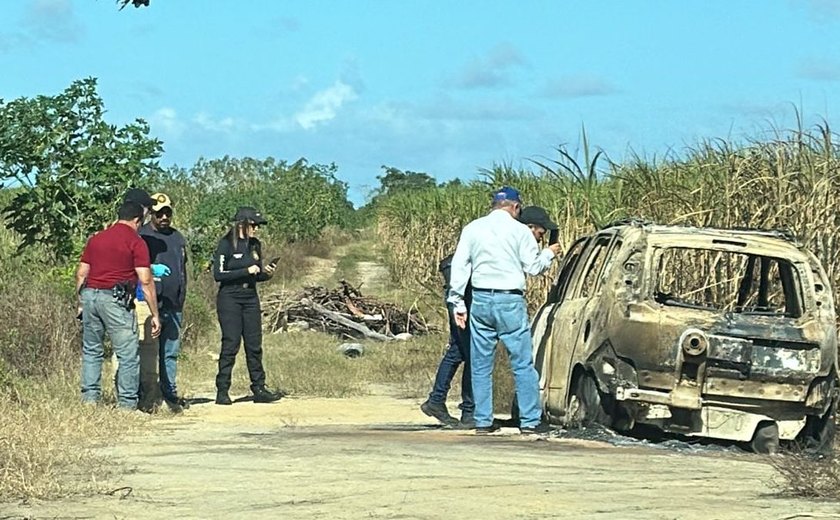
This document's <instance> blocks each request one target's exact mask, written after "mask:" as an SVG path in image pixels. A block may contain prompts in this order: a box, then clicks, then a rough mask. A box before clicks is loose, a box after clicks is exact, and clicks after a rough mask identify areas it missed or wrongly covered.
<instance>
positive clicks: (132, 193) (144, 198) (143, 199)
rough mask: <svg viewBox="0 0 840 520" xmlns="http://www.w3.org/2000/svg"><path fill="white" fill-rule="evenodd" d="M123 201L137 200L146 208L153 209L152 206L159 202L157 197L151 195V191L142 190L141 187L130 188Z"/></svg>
mask: <svg viewBox="0 0 840 520" xmlns="http://www.w3.org/2000/svg"><path fill="white" fill-rule="evenodd" d="M123 202H136V203H137V204H140V205H141V206H143V207H144V208H146V209H151V207H152V206H154V205H155V204H156V203H157V201H156V200H155V199H153V198H152V197H150V196H149V192H147V191H146V190H141V189H140V188H129V190H128V191H127V192H125V197H123Z"/></svg>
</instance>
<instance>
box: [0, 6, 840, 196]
mask: <svg viewBox="0 0 840 520" xmlns="http://www.w3.org/2000/svg"><path fill="white" fill-rule="evenodd" d="M0 20H3V23H2V24H0V71H2V74H0V78H2V79H0V97H2V98H4V99H7V100H9V99H13V98H16V97H20V96H34V95H38V94H55V93H58V92H60V91H61V90H63V89H64V88H66V87H67V86H68V85H69V84H70V83H71V82H72V81H73V80H75V79H79V78H83V77H88V76H94V77H97V78H98V80H99V92H100V95H101V96H102V97H103V99H104V100H105V105H106V108H107V109H108V114H107V116H106V118H108V119H109V121H111V122H113V123H116V124H122V123H125V122H127V121H130V120H132V119H134V118H136V117H142V118H144V119H146V120H148V121H149V122H150V123H151V125H152V132H153V134H154V135H155V136H157V137H159V138H160V139H162V140H163V141H164V144H165V149H166V152H165V155H164V157H163V161H162V162H163V164H164V165H171V164H178V165H180V166H190V165H192V164H193V163H194V162H195V160H196V159H197V158H199V157H202V156H203V157H206V158H214V157H221V156H224V155H231V156H246V155H249V156H252V157H258V158H262V157H266V156H273V157H275V158H278V159H285V160H288V161H294V160H297V159H298V158H300V157H306V158H307V159H308V160H309V161H310V162H311V163H322V164H326V163H332V162H334V163H336V165H337V166H338V172H339V177H340V178H341V179H342V180H344V181H346V182H348V183H349V185H350V196H351V199H352V200H353V201H354V202H355V203H357V204H358V203H361V202H363V201H364V200H365V197H366V195H367V194H368V193H369V191H370V190H371V189H372V188H374V187H375V186H376V185H377V181H376V176H377V175H379V174H381V173H382V171H381V169H380V166H382V165H388V166H394V167H397V168H399V169H402V170H413V171H423V172H427V173H429V174H432V175H434V176H435V177H436V178H437V179H438V180H440V181H444V180H448V179H451V178H454V177H461V178H465V179H466V178H473V177H475V176H476V175H477V174H478V171H479V169H480V168H489V167H491V166H492V165H493V164H494V163H502V162H504V163H507V164H513V165H514V166H521V165H524V166H527V165H528V164H529V163H528V159H529V158H542V157H553V156H555V149H556V147H557V146H558V145H561V144H566V145H568V146H569V147H570V149H571V150H572V151H574V150H576V149H577V148H578V145H579V142H580V133H581V126H582V125H585V127H586V132H587V135H588V137H589V140H590V143H591V144H592V145H594V146H596V147H600V148H602V149H604V150H605V151H606V152H607V153H608V155H609V156H610V157H611V158H612V159H613V160H617V161H621V160H622V159H623V158H624V157H626V156H627V154H628V151H629V150H634V151H636V152H638V153H643V154H646V155H648V156H651V155H653V154H657V155H661V154H662V153H663V152H665V151H666V150H669V149H673V150H677V151H679V150H680V149H683V148H684V147H685V146H687V145H693V144H695V143H697V141H698V140H700V139H704V138H715V137H724V138H733V139H740V138H742V137H744V136H748V137H760V136H761V135H763V134H762V133H763V132H766V131H767V130H768V129H770V128H771V126H770V125H772V126H774V127H776V128H788V127H791V126H792V125H793V124H794V123H793V121H794V107H797V108H799V109H801V111H802V115H803V117H804V120H805V122H806V124H808V125H811V124H814V123H817V122H819V121H821V120H822V119H825V120H827V121H828V122H829V124H831V125H832V126H835V127H836V126H838V123H840V121H838V112H840V36H838V35H840V0H762V1H758V0H751V1H747V0H728V1H724V0H718V1H710V0H698V1H695V0H679V1H678V0H673V1H664V0H647V1H642V0H615V1H597V0H593V1H589V2H579V1H578V2H571V1H548V0H546V1H529V0H520V1H517V2H501V1H487V0H485V1H460V2H431V1H427V2H420V1H413V0H399V1H397V0H392V1H384V0H377V1H372V0H370V1H363V0H356V1H349V0H348V1H337V0H336V1H331V2H325V1H315V0H308V1H302V0H301V1H291V0H284V1H281V0H247V1H246V0H236V1H234V0H227V1H224V0H151V5H150V6H149V7H144V8H139V9H135V8H133V7H130V6H129V7H126V8H125V9H124V10H122V11H119V10H118V9H117V7H116V4H115V2H114V1H113V0H15V1H11V0H5V1H3V2H2V3H1V4H0Z"/></svg>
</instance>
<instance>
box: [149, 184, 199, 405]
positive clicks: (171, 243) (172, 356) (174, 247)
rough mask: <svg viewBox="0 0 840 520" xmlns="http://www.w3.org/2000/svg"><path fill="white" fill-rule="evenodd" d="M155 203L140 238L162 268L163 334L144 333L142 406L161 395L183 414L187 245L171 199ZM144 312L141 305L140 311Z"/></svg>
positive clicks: (158, 280)
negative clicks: (180, 386) (180, 384)
mask: <svg viewBox="0 0 840 520" xmlns="http://www.w3.org/2000/svg"><path fill="white" fill-rule="evenodd" d="M152 200H154V205H153V206H152V207H151V220H150V222H149V223H148V224H146V225H144V226H143V227H141V228H140V236H141V237H142V238H143V240H145V241H146V245H148V246H149V254H150V256H151V263H152V264H153V265H156V266H160V267H159V268H158V269H157V270H156V272H155V270H153V273H152V274H153V275H154V281H155V289H156V290H157V298H158V303H159V305H160V321H161V332H160V337H159V338H153V337H151V335H148V334H144V332H145V330H144V331H141V333H140V336H141V341H140V406H141V408H145V409H151V408H153V407H154V405H155V404H156V403H157V402H160V401H159V396H160V397H162V398H163V400H164V401H165V402H166V404H167V406H169V409H170V410H172V411H173V412H175V413H179V412H181V411H183V409H184V408H186V407H187V403H186V401H185V400H184V399H183V398H181V397H180V396H179V395H178V391H177V386H176V375H177V372H178V354H179V353H180V351H181V319H182V316H183V310H184V301H185V299H186V295H187V243H186V240H184V236H183V235H181V233H180V232H178V230H177V229H175V228H174V227H173V226H172V213H173V211H172V201H171V200H170V199H169V196H167V195H166V194H164V193H155V194H154V195H152ZM142 309H144V307H142V306H138V310H142ZM142 318H144V317H141V316H138V323H141V324H142V323H145V321H146V320H145V319H142ZM144 329H145V327H144ZM158 388H159V389H160V394H158V391H157V389H158Z"/></svg>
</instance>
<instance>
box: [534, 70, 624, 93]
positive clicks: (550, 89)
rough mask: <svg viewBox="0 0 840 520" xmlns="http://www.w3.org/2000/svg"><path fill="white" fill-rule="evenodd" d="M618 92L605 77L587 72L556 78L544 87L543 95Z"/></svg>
mask: <svg viewBox="0 0 840 520" xmlns="http://www.w3.org/2000/svg"><path fill="white" fill-rule="evenodd" d="M616 92H617V89H616V88H615V87H613V86H612V85H610V84H609V83H608V82H607V81H606V80H604V79H603V78H600V77H598V76H593V75H586V74H580V75H574V76H566V77H563V78H558V79H555V80H553V81H550V82H549V83H548V84H547V85H546V86H545V87H543V89H542V95H544V96H546V97H555V98H580V97H591V96H608V95H610V94H614V93H616Z"/></svg>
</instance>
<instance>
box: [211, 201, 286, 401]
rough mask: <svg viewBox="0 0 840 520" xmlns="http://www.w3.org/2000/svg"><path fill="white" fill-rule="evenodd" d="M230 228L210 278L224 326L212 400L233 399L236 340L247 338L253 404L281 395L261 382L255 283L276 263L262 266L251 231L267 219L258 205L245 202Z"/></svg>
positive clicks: (239, 341)
mask: <svg viewBox="0 0 840 520" xmlns="http://www.w3.org/2000/svg"><path fill="white" fill-rule="evenodd" d="M233 220H234V224H233V227H232V228H231V230H230V231H229V232H228V233H227V234H226V235H225V236H224V237H222V239H221V240H219V245H218V246H217V248H216V253H215V254H214V255H213V277H214V278H215V280H216V281H217V282H219V293H218V295H217V297H216V313H217V315H218V317H219V325H220V327H221V329H222V350H221V353H220V354H219V372H218V373H217V374H216V404H221V405H229V404H232V401H231V399H230V395H229V393H228V392H229V391H230V376H231V372H232V371H233V365H234V363H235V362H236V354H237V353H238V352H239V345H240V343H242V342H243V341H244V343H245V360H246V362H247V364H248V375H249V376H250V378H251V392H253V394H254V402H255V403H271V402H274V401H277V400H279V399H280V398H282V397H283V396H284V394H283V392H275V391H271V390H269V389H268V388H266V386H265V370H264V369H263V364H262V323H261V320H262V316H261V312H260V299H259V296H258V295H257V287H256V285H257V282H264V281H266V280H268V279H270V278H271V276H272V275H273V274H274V269H275V267H276V266H275V264H273V263H269V264H268V265H263V257H262V245H261V244H260V241H259V240H258V239H257V238H256V237H255V236H254V234H255V232H256V230H257V228H258V227H259V226H261V225H264V224H267V223H268V221H267V220H266V219H265V217H263V215H262V213H260V212H259V211H257V210H256V209H254V208H252V207H249V206H243V207H240V208H239V209H238V210H237V211H236V215H235V216H234V217H233Z"/></svg>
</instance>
